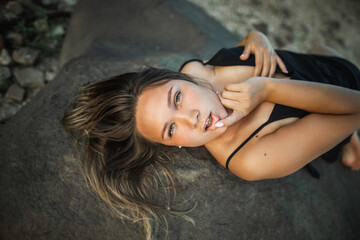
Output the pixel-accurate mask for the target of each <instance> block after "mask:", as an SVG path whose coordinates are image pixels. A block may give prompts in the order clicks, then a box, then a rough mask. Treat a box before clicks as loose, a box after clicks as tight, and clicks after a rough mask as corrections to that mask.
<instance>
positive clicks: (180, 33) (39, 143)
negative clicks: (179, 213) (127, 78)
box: [0, 0, 360, 240]
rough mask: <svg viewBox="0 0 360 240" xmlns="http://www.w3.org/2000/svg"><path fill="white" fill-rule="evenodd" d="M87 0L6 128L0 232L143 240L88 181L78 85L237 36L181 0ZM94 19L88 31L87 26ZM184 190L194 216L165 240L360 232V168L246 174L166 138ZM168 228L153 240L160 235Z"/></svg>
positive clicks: (205, 52)
mask: <svg viewBox="0 0 360 240" xmlns="http://www.w3.org/2000/svg"><path fill="white" fill-rule="evenodd" d="M99 3H100V1H95V0H83V1H81V2H80V3H79V5H78V6H77V7H76V9H75V12H74V14H73V19H72V22H71V26H70V29H69V32H68V35H67V37H66V41H65V43H64V49H63V52H62V62H63V64H64V65H63V67H62V69H61V70H60V73H59V75H58V76H57V78H56V79H54V81H52V82H50V83H49V84H48V85H47V86H46V87H45V88H43V89H42V90H41V91H40V92H39V93H38V94H37V95H36V96H35V98H34V100H33V101H31V102H30V103H29V104H27V105H26V106H25V107H24V108H23V109H21V110H20V111H19V112H18V114H17V115H16V116H15V117H14V118H12V119H11V120H10V121H9V122H7V123H6V125H4V126H2V127H1V129H0V131H1V134H0V152H1V156H2V157H1V162H0V171H1V175H0V191H1V194H2V195H1V198H0V214H1V216H0V217H1V218H0V219H1V220H0V231H1V238H2V239H122V240H126V239H129V240H130V239H131V240H134V239H136V240H137V239H144V237H143V235H142V234H141V233H140V231H139V229H138V228H136V227H135V226H134V224H132V223H129V222H125V223H122V222H121V221H119V220H117V219H116V218H114V217H113V216H112V215H111V214H110V213H109V212H108V211H107V210H108V209H109V208H108V207H107V206H106V204H105V203H104V202H102V201H101V200H99V198H98V197H96V196H95V195H94V194H92V193H91V191H89V189H88V188H87V187H86V184H85V182H84V180H83V179H82V177H81V175H80V171H79V165H78V161H76V159H75V156H76V154H75V151H74V147H73V143H72V140H71V138H70V137H69V136H68V135H67V134H66V133H65V132H64V131H63V130H62V128H61V126H60V123H59V122H60V119H61V118H62V116H63V113H64V111H65V109H66V106H67V105H68V103H69V101H70V99H71V98H72V97H73V96H74V94H75V92H76V89H77V88H78V87H79V86H81V85H83V84H85V83H87V82H92V81H96V80H99V79H102V78H104V77H107V76H111V75H114V74H118V73H123V72H127V71H133V70H136V69H138V68H139V67H140V66H141V65H142V64H147V65H152V66H155V67H167V68H170V69H177V68H178V67H179V65H180V64H181V63H182V62H183V61H184V60H185V59H188V58H191V57H198V56H200V57H203V58H208V57H209V56H211V55H212V53H213V52H214V51H215V50H217V49H218V48H219V47H222V46H231V45H233V44H235V43H236V41H237V39H236V38H235V37H234V36H232V35H231V34H230V33H229V32H227V31H225V30H224V29H223V28H222V27H221V26H220V25H219V24H217V23H216V22H215V21H214V20H212V19H211V18H210V17H208V16H206V15H205V14H204V13H203V12H202V11H201V10H199V9H198V8H196V7H194V6H193V5H191V4H189V3H187V2H185V1H182V0H169V1H156V0H136V1H135V0H132V1H125V0H124V1H119V0H109V1H107V2H106V4H105V2H101V4H99ZM89 29H91V31H89ZM167 151H168V152H169V153H170V154H173V155H174V164H173V165H172V167H171V168H172V171H173V172H174V173H175V176H176V180H177V182H181V184H178V186H179V187H178V190H177V199H178V200H179V201H181V200H186V199H190V200H189V202H188V203H187V204H185V206H183V207H179V208H180V209H183V210H186V209H188V208H189V207H191V206H193V205H194V204H196V203H197V206H196V208H195V209H194V210H193V211H192V212H190V213H189V216H191V217H193V219H194V220H195V223H196V224H195V226H193V225H192V224H190V223H188V222H186V221H183V220H181V219H178V218H173V217H169V229H170V232H169V239H172V240H173V239H175V240H177V239H179V240H183V239H210V240H212V239H214V240H215V239H216V240H218V239H357V238H359V237H360V228H359V220H360V217H359V216H360V205H359V204H358V202H359V199H360V190H359V187H358V183H359V182H360V174H359V173H356V172H350V171H349V170H347V169H346V168H345V167H342V166H341V165H340V163H335V164H333V165H328V164H326V163H324V162H322V161H315V162H314V165H315V167H317V168H318V169H319V170H320V172H321V174H322V176H321V179H320V180H317V179H314V178H311V177H310V175H309V174H308V173H307V172H306V171H304V170H301V171H298V172H297V173H295V174H293V175H291V176H289V177H285V178H282V179H277V180H266V181H259V182H246V181H243V180H241V179H239V178H237V177H235V176H233V175H232V174H231V173H229V172H228V171H226V170H224V169H223V168H222V167H220V166H219V164H217V163H216V162H215V161H214V159H213V158H212V157H211V156H210V155H209V154H208V153H207V152H206V151H205V150H204V149H203V148H195V149H187V148H183V149H181V150H179V149H175V148H168V149H167ZM163 237H164V236H163V235H162V233H161V232H159V233H158V234H157V238H156V239H163Z"/></svg>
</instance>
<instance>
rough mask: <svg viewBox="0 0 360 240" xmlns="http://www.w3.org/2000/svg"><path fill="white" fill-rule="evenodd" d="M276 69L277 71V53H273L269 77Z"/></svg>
mask: <svg viewBox="0 0 360 240" xmlns="http://www.w3.org/2000/svg"><path fill="white" fill-rule="evenodd" d="M275 71H276V55H275V54H273V55H272V56H271V63H270V72H269V76H268V77H272V76H274V74H275Z"/></svg>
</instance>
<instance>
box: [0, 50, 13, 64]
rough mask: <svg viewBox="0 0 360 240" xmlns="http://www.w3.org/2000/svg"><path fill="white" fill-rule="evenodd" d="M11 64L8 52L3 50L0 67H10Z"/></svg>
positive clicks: (0, 55)
mask: <svg viewBox="0 0 360 240" xmlns="http://www.w3.org/2000/svg"><path fill="white" fill-rule="evenodd" d="M10 63H11V57H10V55H9V53H8V51H7V50H6V49H5V48H3V49H2V50H1V52H0V65H9V64H10Z"/></svg>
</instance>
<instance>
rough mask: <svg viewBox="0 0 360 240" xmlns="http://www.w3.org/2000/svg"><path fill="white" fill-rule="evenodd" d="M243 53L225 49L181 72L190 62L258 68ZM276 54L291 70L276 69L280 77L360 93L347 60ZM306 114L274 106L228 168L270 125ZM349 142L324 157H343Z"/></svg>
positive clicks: (358, 75)
mask: <svg viewBox="0 0 360 240" xmlns="http://www.w3.org/2000/svg"><path fill="white" fill-rule="evenodd" d="M243 50H244V47H242V46H240V47H235V48H222V49H220V50H219V51H218V52H217V53H216V54H215V55H214V56H213V57H212V58H211V59H210V60H209V61H207V62H206V63H203V62H202V61H201V60H199V59H192V60H189V61H187V62H186V63H184V64H183V65H182V66H181V68H180V71H181V69H182V68H183V67H184V66H185V65H186V64H187V63H189V62H191V61H200V62H202V63H203V64H204V65H206V64H209V65H213V66H239V65H243V66H255V56H254V55H253V54H250V56H249V58H248V59H247V60H241V59H240V58H239V57H240V55H241V54H242V52H243ZM276 53H277V54H278V56H279V57H280V58H281V59H282V60H283V62H284V63H285V65H286V68H287V70H288V73H287V74H286V73H283V72H282V71H281V70H280V68H279V67H278V66H277V67H276V72H277V73H283V74H285V75H287V76H289V77H290V78H291V79H297V80H304V81H312V82H320V83H326V84H332V85H337V86H341V87H346V88H351V89H355V90H360V71H359V69H358V68H357V67H356V66H355V65H353V64H352V63H351V62H349V61H347V60H345V59H342V58H339V57H329V56H321V55H307V54H300V53H293V52H289V51H284V50H276ZM307 114H309V113H308V112H306V111H303V110H301V109H296V108H293V107H288V106H284V105H280V104H275V106H274V109H273V111H272V113H271V115H270V117H269V120H268V121H267V122H265V123H264V124H262V125H261V126H260V127H259V128H258V129H256V130H255V131H254V133H252V134H251V135H250V136H249V137H248V138H247V139H246V140H245V141H244V142H243V143H242V144H241V145H240V146H239V147H238V148H237V149H235V150H234V152H233V153H232V154H231V155H230V156H229V158H228V159H227V162H226V167H227V168H228V165H229V162H230V160H231V158H232V157H233V156H234V155H235V154H236V153H237V152H238V151H239V150H240V149H241V148H242V147H243V146H244V145H245V144H246V143H247V142H248V141H249V140H250V139H251V138H252V137H253V136H254V135H255V134H256V133H257V132H259V131H260V130H261V129H262V128H263V127H265V126H266V125H267V124H270V123H272V122H274V121H277V120H281V119H285V118H289V117H298V118H302V117H304V116H306V115H307ZM350 138H351V136H349V137H347V138H346V139H345V140H344V141H342V142H341V143H339V144H338V145H337V146H336V147H334V148H333V149H331V150H330V151H328V152H327V153H325V154H324V155H322V156H321V157H322V158H324V159H325V160H327V161H329V162H333V161H335V160H336V159H338V158H339V157H340V154H341V148H342V146H343V145H344V144H346V143H348V142H349V141H350Z"/></svg>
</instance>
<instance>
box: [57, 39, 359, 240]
mask: <svg viewBox="0 0 360 240" xmlns="http://www.w3.org/2000/svg"><path fill="white" fill-rule="evenodd" d="M242 44H245V48H244V47H243V46H241V45H242ZM239 45H240V46H238V47H236V48H231V49H221V50H220V51H219V52H218V53H217V54H216V55H215V56H214V57H213V58H212V59H210V60H209V61H207V62H206V63H204V62H203V61H201V60H197V59H196V60H194V59H193V60H190V61H188V62H186V63H185V64H184V65H183V66H182V68H181V73H177V72H172V71H169V70H164V69H153V68H146V69H144V70H142V71H140V72H137V73H125V74H122V75H119V76H115V77H112V78H110V79H106V80H103V81H101V82H98V83H94V84H91V85H89V86H87V87H85V88H84V89H83V90H82V91H81V92H80V93H79V94H78V96H77V97H76V99H75V100H74V102H73V104H72V106H71V109H70V110H69V111H68V113H66V115H65V116H64V119H63V125H64V126H65V128H66V129H67V130H68V131H70V132H71V133H73V134H75V135H77V136H76V137H77V138H78V139H82V138H83V141H84V142H83V143H84V144H85V150H86V151H85V156H84V158H83V159H82V165H83V171H84V175H85V176H86V178H87V180H88V181H89V182H90V184H91V185H92V187H93V188H94V189H95V190H96V191H97V192H98V193H99V195H100V196H101V197H102V198H103V199H104V200H105V201H107V202H108V203H110V205H111V206H113V207H114V209H115V210H117V211H118V212H119V214H122V216H123V217H125V218H128V219H132V220H139V219H141V220H143V226H144V229H145V232H147V236H149V237H150V236H151V227H150V220H149V217H151V218H156V217H155V216H156V214H157V213H159V212H160V213H164V212H168V213H172V214H178V213H177V212H175V211H172V210H169V209H167V208H166V207H164V206H161V205H159V204H158V203H156V201H155V202H154V200H153V199H154V198H153V194H154V192H156V190H155V189H156V188H154V186H156V185H157V184H158V182H157V179H159V181H161V177H160V175H161V174H158V173H157V172H158V171H162V172H163V173H165V174H167V176H168V177H169V179H170V180H172V179H171V176H170V175H169V173H168V171H167V168H166V163H167V162H168V157H167V155H166V154H164V153H163V152H162V151H161V150H160V148H159V143H160V144H163V145H170V146H179V147H181V146H185V147H194V146H201V145H204V146H205V147H206V148H207V149H208V151H209V152H210V153H211V154H212V155H213V156H214V158H215V159H216V160H217V161H218V162H219V163H220V164H221V165H223V166H224V167H226V168H228V169H229V170H230V171H231V172H232V173H234V174H235V175H237V176H239V177H241V178H243V179H246V180H260V179H268V178H278V177H283V176H286V175H289V174H291V173H293V172H295V171H297V170H298V169H300V168H302V167H303V166H304V165H306V164H307V163H309V162H310V161H312V160H313V159H315V158H316V157H319V156H320V155H322V154H324V153H326V155H325V156H324V157H325V158H327V157H329V156H334V154H335V156H336V154H337V153H338V152H339V150H340V149H341V147H343V146H345V147H344V154H343V162H344V163H346V164H347V165H349V166H351V167H352V168H357V167H358V164H359V157H360V144H359V140H358V138H357V135H356V134H355V133H354V132H356V130H357V129H358V128H359V127H360V92H359V91H357V90H358V89H360V73H359V70H358V69H357V68H356V67H355V66H354V65H353V64H351V63H350V62H348V61H346V60H344V59H341V58H338V57H325V56H319V55H303V54H296V53H291V52H287V51H277V52H276V53H275V52H273V50H272V49H271V47H269V44H268V42H267V39H266V38H265V36H263V35H262V34H260V33H257V32H253V33H250V34H249V35H248V36H247V37H246V39H245V40H244V41H243V42H242V43H241V44H239ZM250 52H253V53H255V56H254V55H250V56H249V53H250ZM239 57H241V58H239ZM279 57H280V58H279ZM242 59H243V60H242ZM281 60H282V61H281ZM276 61H277V62H278V65H279V67H276ZM255 62H257V64H255ZM259 73H260V74H261V76H262V77H252V76H253V75H257V74H259ZM274 73H275V75H274V78H271V76H273V74H274ZM324 83H326V84H324ZM335 85H338V86H335ZM339 86H340V87H339ZM339 144H340V145H339ZM334 147H335V148H334ZM333 148H334V149H333ZM331 149H333V150H331ZM329 150H331V151H330V152H329ZM156 173H157V174H156ZM126 210H128V212H126V213H125V214H124V213H123V211H126Z"/></svg>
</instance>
